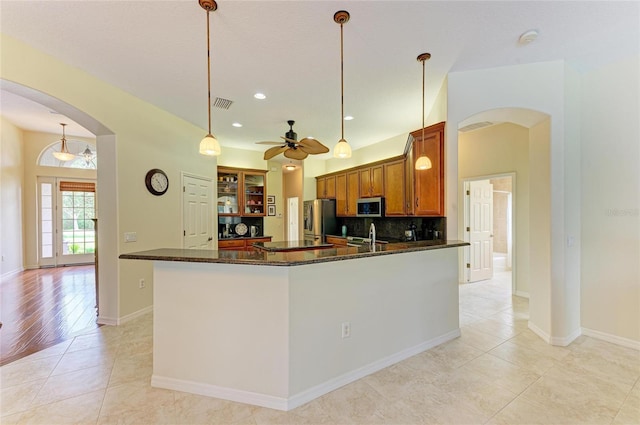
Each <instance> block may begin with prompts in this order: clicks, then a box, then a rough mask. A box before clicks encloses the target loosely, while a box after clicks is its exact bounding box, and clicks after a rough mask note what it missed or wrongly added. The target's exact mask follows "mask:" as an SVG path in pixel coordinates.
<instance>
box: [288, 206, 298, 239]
mask: <svg viewBox="0 0 640 425" xmlns="http://www.w3.org/2000/svg"><path fill="white" fill-rule="evenodd" d="M287 208H288V209H287V218H288V219H289V220H288V221H289V227H288V229H287V236H288V237H287V239H288V240H289V241H297V240H299V239H300V230H299V225H298V208H299V207H298V197H293V198H288V199H287Z"/></svg>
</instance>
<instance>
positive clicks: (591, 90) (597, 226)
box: [576, 58, 640, 347]
mask: <svg viewBox="0 0 640 425" xmlns="http://www.w3.org/2000/svg"><path fill="white" fill-rule="evenodd" d="M638 75H640V62H639V60H638V58H634V59H632V60H626V61H622V62H620V63H616V64H613V65H610V66H607V67H604V68H602V69H600V70H598V71H594V72H592V73H590V74H587V75H585V76H584V78H583V98H582V111H583V112H582V128H581V166H582V190H581V196H582V199H581V217H582V223H581V225H582V242H581V246H582V260H581V276H580V279H581V294H580V303H581V306H580V311H581V318H582V327H583V328H587V329H588V330H590V331H593V332H599V333H604V334H606V335H615V336H619V337H621V338H625V339H627V340H631V341H635V343H636V345H635V346H636V347H640V261H639V259H640V142H639V141H640V120H639V119H638V117H639V116H640V105H639V103H640V82H639V80H638ZM576 242H577V241H576Z"/></svg>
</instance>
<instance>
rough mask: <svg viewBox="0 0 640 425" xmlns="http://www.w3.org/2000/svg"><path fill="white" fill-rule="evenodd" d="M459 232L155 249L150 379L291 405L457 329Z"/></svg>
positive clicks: (137, 256) (150, 256)
mask: <svg viewBox="0 0 640 425" xmlns="http://www.w3.org/2000/svg"><path fill="white" fill-rule="evenodd" d="M465 245H467V244H466V243H465V242H460V241H448V242H442V243H433V242H432V241H431V242H413V243H405V244H386V245H384V246H382V247H374V248H370V247H369V246H358V247H339V248H325V249H316V250H303V251H293V252H289V251H285V252H268V251H252V252H251V251H210V250H183V249H157V250H151V251H142V252H137V253H130V254H123V255H121V256H120V258H121V259H130V260H152V261H153V262H154V263H153V269H154V282H153V286H154V325H153V326H154V347H153V376H152V382H151V383H152V385H153V386H155V387H161V388H167V389H173V390H178V391H185V392H190V393H195V394H201V395H206V396H211V397H218V398H223V399H227V400H233V401H239V402H244V403H249V404H254V405H259V406H265V407H270V408H274V409H279V410H290V409H293V408H295V407H297V406H300V405H302V404H304V403H306V402H309V401H311V400H313V399H315V398H317V397H319V396H321V395H323V394H326V393H328V392H330V391H332V390H334V389H336V388H339V387H341V386H343V385H346V384H348V383H350V382H353V381H355V380H357V379H360V378H362V377H364V376H366V375H369V374H371V373H373V372H375V371H377V370H380V369H383V368H385V367H387V366H389V365H392V364H394V363H397V362H399V361H401V360H404V359H406V358H408V357H411V356H413V355H415V354H418V353H420V352H422V351H425V350H427V349H429V348H431V347H434V346H436V345H439V344H441V343H443V342H446V341H448V340H450V339H453V338H456V337H457V336H459V335H460V330H459V323H458V254H459V252H458V251H459V247H461V246H465Z"/></svg>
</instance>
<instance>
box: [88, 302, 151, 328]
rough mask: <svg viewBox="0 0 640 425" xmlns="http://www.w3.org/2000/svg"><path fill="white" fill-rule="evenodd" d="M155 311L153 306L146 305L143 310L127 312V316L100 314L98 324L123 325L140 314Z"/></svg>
mask: <svg viewBox="0 0 640 425" xmlns="http://www.w3.org/2000/svg"><path fill="white" fill-rule="evenodd" d="M152 311H153V306H152V305H150V306H149V307H145V308H143V309H142V310H138V311H135V312H133V313H131V314H127V315H126V316H122V317H120V318H117V317H106V316H98V324H99V325H108V326H118V325H123V324H125V323H127V322H130V321H132V320H133V319H137V318H138V317H140V316H144V315H145V314H147V313H150V312H152Z"/></svg>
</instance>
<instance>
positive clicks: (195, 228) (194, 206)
mask: <svg viewBox="0 0 640 425" xmlns="http://www.w3.org/2000/svg"><path fill="white" fill-rule="evenodd" d="M182 181H183V189H184V190H183V201H182V208H183V212H182V221H183V229H184V231H183V246H184V247H185V248H188V249H211V248H213V242H212V241H213V232H212V230H211V229H212V228H213V223H212V220H213V218H212V216H213V213H212V208H213V202H212V199H213V184H212V182H211V180H210V179H206V178H201V177H194V176H188V175H184V176H183V180H182Z"/></svg>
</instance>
